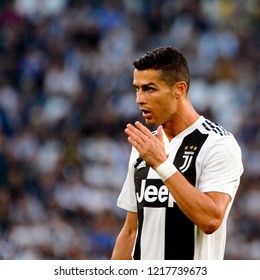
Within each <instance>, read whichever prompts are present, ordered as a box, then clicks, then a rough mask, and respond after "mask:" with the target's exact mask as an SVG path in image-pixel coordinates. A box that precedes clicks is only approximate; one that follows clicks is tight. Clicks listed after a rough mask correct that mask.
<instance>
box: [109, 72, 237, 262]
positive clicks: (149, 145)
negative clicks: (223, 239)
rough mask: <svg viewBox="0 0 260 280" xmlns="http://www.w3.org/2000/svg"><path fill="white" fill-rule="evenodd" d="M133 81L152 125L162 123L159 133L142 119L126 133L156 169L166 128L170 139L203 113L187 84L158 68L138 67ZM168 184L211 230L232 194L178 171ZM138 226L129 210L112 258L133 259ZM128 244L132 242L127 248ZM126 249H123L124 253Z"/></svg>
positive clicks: (182, 205) (208, 231)
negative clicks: (197, 184) (201, 185)
mask: <svg viewBox="0 0 260 280" xmlns="http://www.w3.org/2000/svg"><path fill="white" fill-rule="evenodd" d="M133 84H134V86H135V88H136V103H137V104H138V105H139V108H140V110H141V112H142V113H143V117H144V118H145V121H146V123H147V124H148V125H153V126H155V125H156V126H159V128H158V134H157V137H156V136H154V135H153V134H152V133H151V132H150V130H149V129H148V128H147V127H145V126H144V125H142V124H141V123H140V122H135V125H132V124H128V125H127V127H126V129H125V133H126V134H127V135H128V141H129V143H130V144H131V145H132V146H133V147H135V148H136V149H137V150H138V152H139V153H140V156H141V157H142V158H143V159H144V160H145V161H146V163H147V164H149V165H150V166H151V167H152V168H154V169H156V168H157V167H158V166H159V165H160V164H161V163H163V162H164V161H165V160H166V159H167V156H166V153H165V148H164V143H163V135H162V129H163V130H164V132H165V134H166V136H167V137H168V139H169V141H170V140H172V139H173V138H174V137H175V136H176V135H177V134H179V133H180V132H182V131H183V130H185V129H186V128H188V127H189V126H190V125H192V124H193V123H194V122H195V121H196V120H197V119H198V118H199V114H198V113H197V112H196V110H195V109H194V108H193V106H192V104H191V103H190V100H189V98H188V95H187V84H186V83H185V82H177V83H176V84H175V85H173V86H172V87H169V86H168V85H167V83H166V82H165V81H163V80H161V79H160V72H159V71H157V70H153V69H149V70H142V71H139V70H135V71H134V81H133ZM164 184H165V185H166V186H167V188H168V189H169V191H170V192H171V194H172V195H173V197H174V198H175V201H176V203H177V204H178V206H179V207H180V209H181V210H182V211H183V213H184V214H185V215H186V216H187V217H188V218H189V219H190V220H191V221H192V222H193V223H194V224H196V225H197V226H198V227H199V228H200V229H201V230H202V231H203V232H204V233H206V234H211V233H213V232H214V231H216V230H217V229H218V228H219V226H220V225H221V223H222V221H223V218H224V215H225V211H226V209H227V207H228V204H229V202H230V201H231V198H230V196H229V195H227V194H224V193H220V192H207V193H202V192H201V191H199V190H198V189H197V188H194V186H192V185H191V184H190V183H189V182H188V181H187V180H186V178H185V177H184V176H183V175H182V173H181V172H176V173H174V174H173V175H172V176H171V177H169V178H168V179H167V180H166V181H165V182H164ZM136 230H137V214H136V213H132V212H128V214H127V218H126V222H125V225H124V226H123V228H122V230H121V232H120V234H119V236H118V239H117V242H116V245H115V248H114V252H113V254H112V259H130V258H131V252H132V248H133V244H134V239H135V236H136ZM125 244H128V246H127V248H125V247H124V246H125ZM122 251H123V253H122Z"/></svg>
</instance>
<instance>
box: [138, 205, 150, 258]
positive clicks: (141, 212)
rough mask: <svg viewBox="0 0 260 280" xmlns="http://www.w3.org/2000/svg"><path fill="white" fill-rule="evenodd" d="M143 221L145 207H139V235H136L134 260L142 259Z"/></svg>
mask: <svg viewBox="0 0 260 280" xmlns="http://www.w3.org/2000/svg"><path fill="white" fill-rule="evenodd" d="M143 221H144V208H142V209H138V235H137V237H136V242H135V248H134V254H133V259H134V260H140V259H141V233H142V228H143ZM151 234H152V233H151Z"/></svg>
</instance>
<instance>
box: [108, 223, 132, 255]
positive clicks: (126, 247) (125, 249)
mask: <svg viewBox="0 0 260 280" xmlns="http://www.w3.org/2000/svg"><path fill="white" fill-rule="evenodd" d="M134 240H135V234H134V233H128V232H127V230H126V229H125V228H123V229H122V230H121V232H120V234H119V235H118V237H117V240H116V244H115V247H114V250H113V253H112V258H111V259H112V260H130V259H132V256H131V253H132V250H133V246H134Z"/></svg>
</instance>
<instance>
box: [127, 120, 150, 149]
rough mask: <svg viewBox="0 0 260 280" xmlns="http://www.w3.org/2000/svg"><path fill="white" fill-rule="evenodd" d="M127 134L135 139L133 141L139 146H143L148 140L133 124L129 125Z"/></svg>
mask: <svg viewBox="0 0 260 280" xmlns="http://www.w3.org/2000/svg"><path fill="white" fill-rule="evenodd" d="M125 133H126V134H127V135H128V136H130V137H131V138H133V140H135V141H137V142H138V144H143V143H144V142H145V140H146V139H147V136H145V135H144V134H143V132H141V131H140V130H139V129H138V128H136V127H134V126H133V125H131V124H128V125H127V127H126V129H125Z"/></svg>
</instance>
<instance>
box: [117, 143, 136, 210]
mask: <svg viewBox="0 0 260 280" xmlns="http://www.w3.org/2000/svg"><path fill="white" fill-rule="evenodd" d="M137 158H138V152H137V150H136V149H135V148H132V151H131V154H130V158H129V164H128V172H127V176H126V179H125V182H124V185H123V188H122V190H121V193H120V195H119V197H118V199H117V206H118V207H120V208H122V209H125V210H127V211H131V212H137V203H136V195H135V184H134V171H135V169H134V165H135V162H136V159H137Z"/></svg>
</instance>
